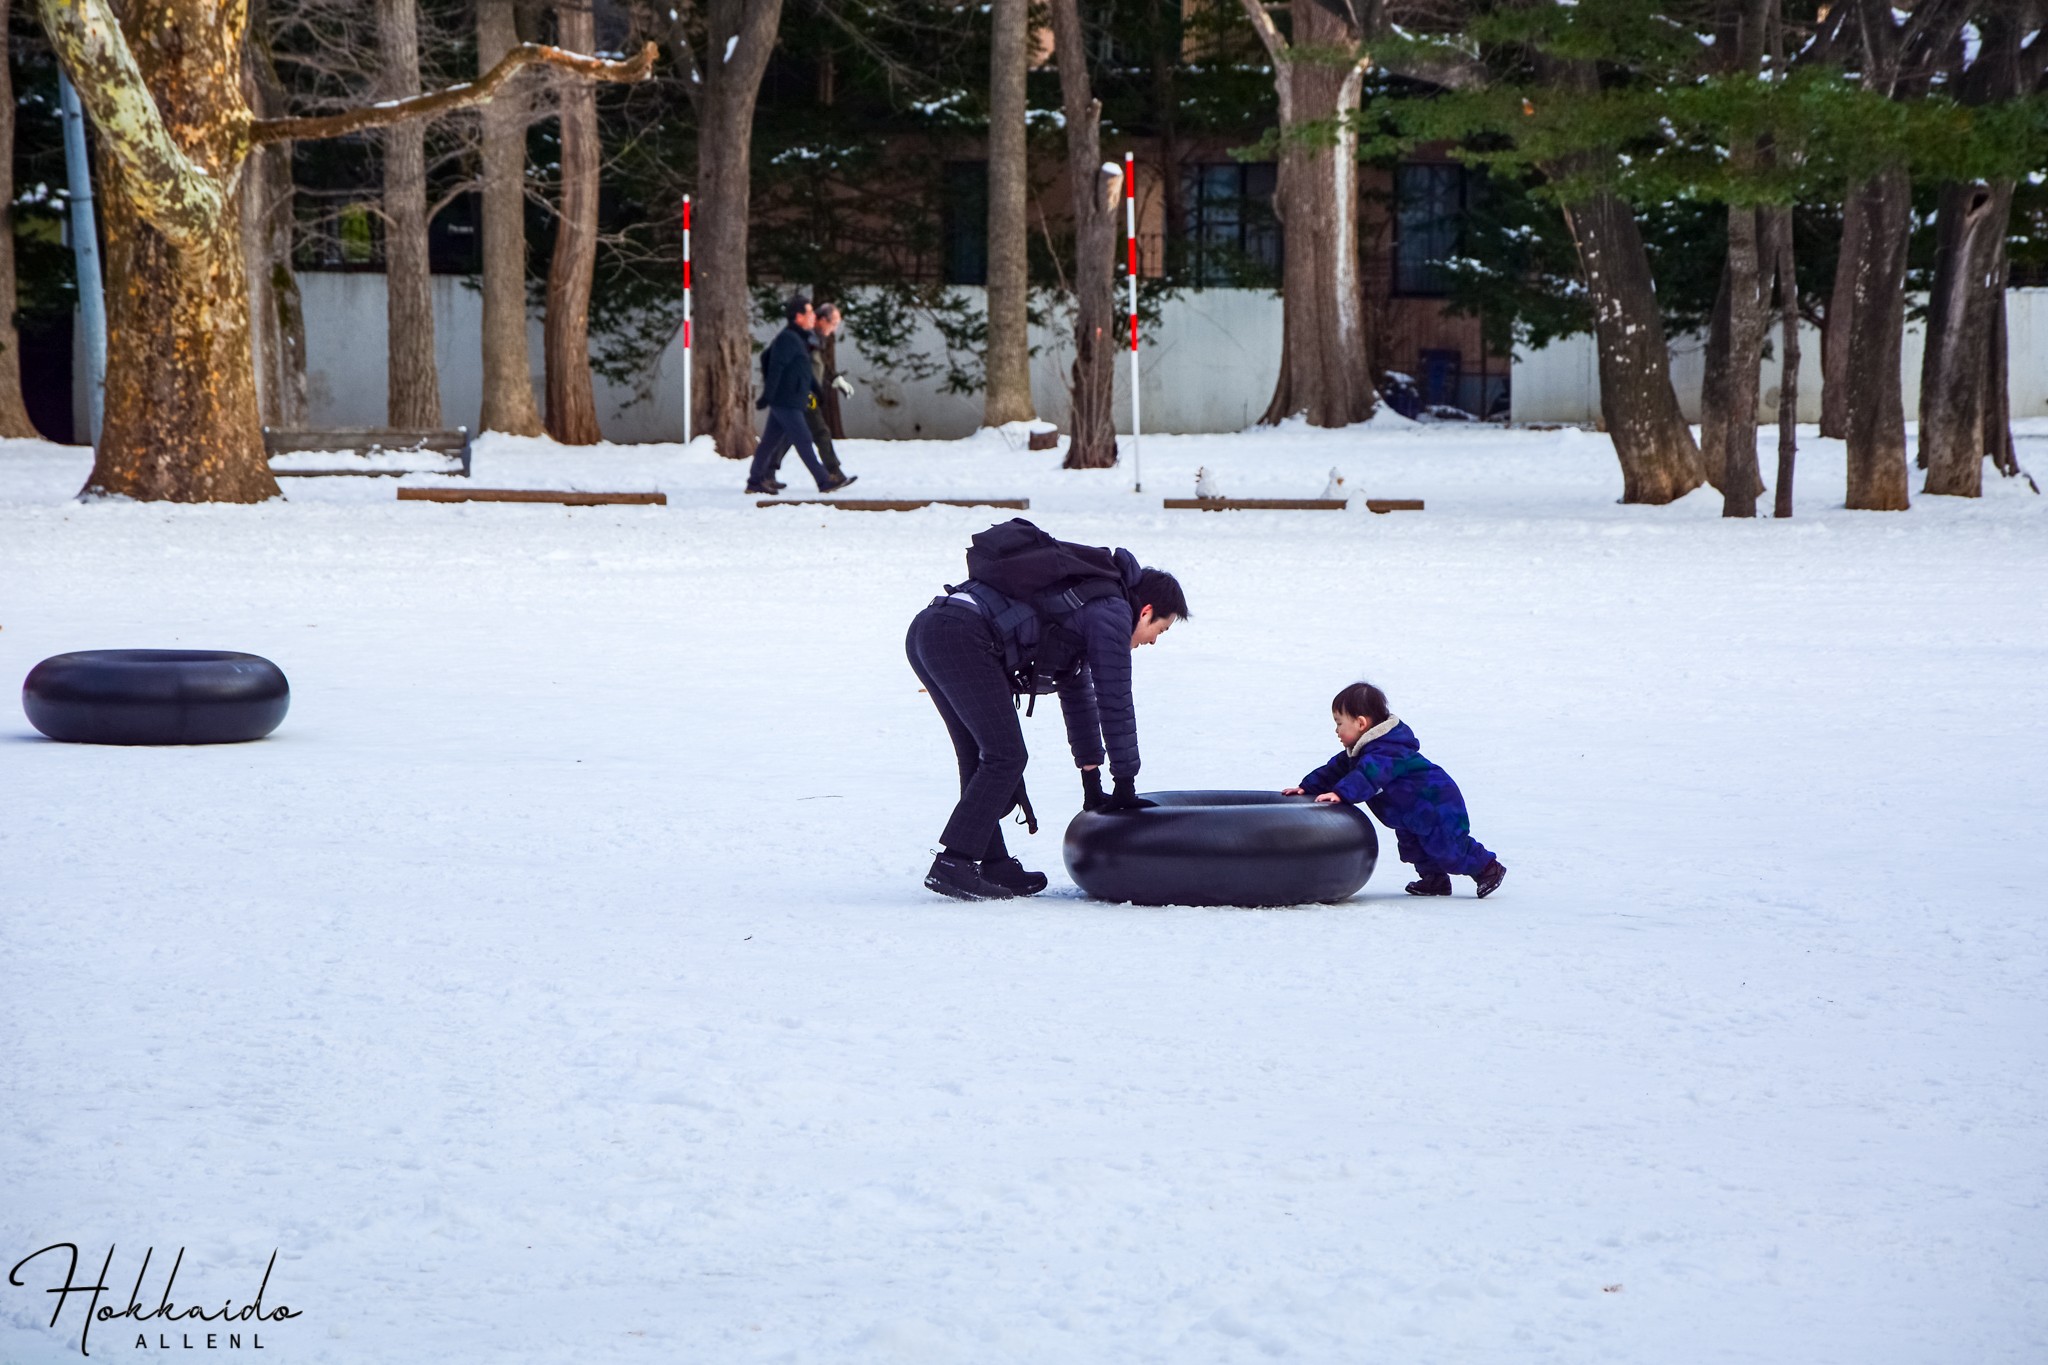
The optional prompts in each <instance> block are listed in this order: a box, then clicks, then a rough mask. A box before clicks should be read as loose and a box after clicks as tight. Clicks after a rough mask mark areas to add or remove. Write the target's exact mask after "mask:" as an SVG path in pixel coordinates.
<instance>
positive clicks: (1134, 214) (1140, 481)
mask: <svg viewBox="0 0 2048 1365" xmlns="http://www.w3.org/2000/svg"><path fill="white" fill-rule="evenodd" d="M1124 280H1125V282H1126V283H1127V284H1128V286H1129V294H1130V300H1131V491H1132V492H1133V493H1142V492H1144V491H1145V468H1144V466H1143V465H1142V464H1141V463H1139V460H1138V436H1139V433H1140V431H1141V430H1142V429H1143V423H1142V422H1141V421H1140V420H1139V408H1138V164H1137V162H1135V161H1134V160H1132V159H1131V154H1130V153H1129V152H1125V153H1124Z"/></svg>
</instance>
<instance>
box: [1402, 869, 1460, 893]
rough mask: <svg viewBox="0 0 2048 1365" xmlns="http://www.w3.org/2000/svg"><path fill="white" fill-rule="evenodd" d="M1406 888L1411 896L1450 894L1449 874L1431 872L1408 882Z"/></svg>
mask: <svg viewBox="0 0 2048 1365" xmlns="http://www.w3.org/2000/svg"><path fill="white" fill-rule="evenodd" d="M1406 890H1407V892H1408V894H1409V895H1411V896H1448V895H1450V894H1451V874H1450V873H1448V872H1432V873H1430V874H1429V875H1428V876H1426V877H1417V878H1416V879H1415V880H1414V881H1412V882H1410V883H1408V885H1407V888H1406Z"/></svg>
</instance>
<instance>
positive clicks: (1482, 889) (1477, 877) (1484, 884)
mask: <svg viewBox="0 0 2048 1365" xmlns="http://www.w3.org/2000/svg"><path fill="white" fill-rule="evenodd" d="M1507 875H1508V870H1507V869H1506V868H1504V867H1502V866H1501V865H1500V859H1498V858H1495V859H1494V860H1493V861H1492V862H1490V863H1488V864H1487V865H1486V866H1485V867H1482V868H1480V869H1479V870H1478V871H1477V872H1475V873H1473V874H1472V880H1473V882H1474V883H1475V884H1477V885H1478V887H1479V897H1480V899H1481V900H1484V899H1485V898H1486V897H1488V896H1491V895H1492V894H1493V893H1494V892H1496V891H1498V890H1500V881H1501V878H1503V877H1505V876H1507Z"/></svg>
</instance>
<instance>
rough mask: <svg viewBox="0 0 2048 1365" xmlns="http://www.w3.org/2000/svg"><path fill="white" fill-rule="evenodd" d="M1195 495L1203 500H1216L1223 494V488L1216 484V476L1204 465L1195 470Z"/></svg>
mask: <svg viewBox="0 0 2048 1365" xmlns="http://www.w3.org/2000/svg"><path fill="white" fill-rule="evenodd" d="M1195 496H1196V497H1197V498H1200V499H1201V500H1202V501H1203V502H1214V501H1216V500H1218V499H1220V498H1222V496H1223V490H1222V489H1220V488H1218V487H1217V486H1216V479H1215V476H1214V475H1212V474H1210V473H1209V468H1208V466H1207V465H1204V466H1203V467H1202V468H1200V469H1197V470H1196V471H1195Z"/></svg>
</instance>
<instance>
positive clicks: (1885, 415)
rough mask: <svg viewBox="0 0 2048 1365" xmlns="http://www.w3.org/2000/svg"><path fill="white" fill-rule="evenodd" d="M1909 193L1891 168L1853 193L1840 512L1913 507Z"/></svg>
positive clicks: (1906, 183) (1901, 172)
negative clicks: (1844, 481) (1845, 473)
mask: <svg viewBox="0 0 2048 1365" xmlns="http://www.w3.org/2000/svg"><path fill="white" fill-rule="evenodd" d="M1911 189H1912V187H1911V184H1910V182H1909V181H1908V180H1907V178H1906V172H1905V170H1904V169H1903V168H1900V167H1892V168H1890V169H1888V170H1884V171H1881V172H1879V173H1878V174H1877V175H1875V176H1873V177H1871V178H1870V179H1869V180H1866V181H1864V182H1863V183H1862V184H1860V185H1858V186H1857V187H1856V190H1855V192H1854V195H1855V197H1856V198H1858V199H1860V200H1861V201H1862V213H1861V222H1862V227H1863V231H1862V234H1861V240H1860V241H1859V242H1858V243H1857V249H1856V251H1855V255H1854V260H1855V269H1854V273H1853V275H1852V277H1851V280H1850V289H1851V291H1852V295H1853V297H1852V299H1851V302H1850V308H1851V309H1852V310H1853V315H1854V319H1855V322H1854V325H1853V326H1852V327H1851V328H1850V329H1849V336H1848V346H1847V347H1846V348H1845V349H1846V351H1847V354H1846V356H1845V357H1844V362H1843V363H1844V368H1843V372H1842V377H1843V383H1844V384H1845V385H1846V386H1847V389H1848V407H1847V410H1846V413H1845V416H1846V419H1847V427H1846V429H1845V432H1846V439H1847V441H1848V446H1849V450H1848V456H1849V495H1848V499H1847V503H1846V505H1847V506H1849V507H1850V508H1853V509H1857V510H1861V511H1870V512H1899V511H1904V510H1905V509H1906V508H1907V507H1909V506H1911V505H1912V500H1911V499H1910V498H1909V497H1908V496H1907V493H1906V404H1905V395H1904V392H1903V390H1902V388H1901V380H1900V374H1899V357H1900V351H1901V348H1902V346H1903V344H1904V340H1905V331H1906V242H1907V238H1908V236H1909V235H1910V233H1911V231H1912V217H1911V214H1912V199H1911ZM1847 245H1848V244H1847V243H1844V246H1845V248H1846V246H1847Z"/></svg>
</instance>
